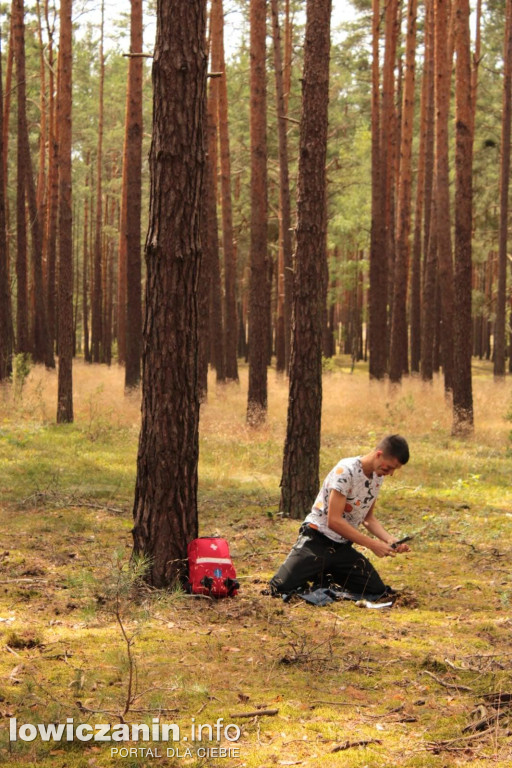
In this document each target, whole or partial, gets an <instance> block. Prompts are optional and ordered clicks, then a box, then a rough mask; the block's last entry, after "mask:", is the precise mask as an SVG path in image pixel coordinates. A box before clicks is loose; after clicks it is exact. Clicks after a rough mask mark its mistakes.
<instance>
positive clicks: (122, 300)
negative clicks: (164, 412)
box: [117, 74, 130, 365]
mask: <svg viewBox="0 0 512 768" xmlns="http://www.w3.org/2000/svg"><path fill="white" fill-rule="evenodd" d="M129 109H130V83H129V74H128V79H127V83H126V108H125V130H124V143H123V176H122V184H121V219H120V222H119V257H118V260H117V362H118V363H119V365H124V364H125V363H126V317H127V306H126V249H127V247H128V243H127V239H126V226H127V219H128V201H127V199H126V191H127V181H128V180H127V178H126V168H127V164H128V158H127V150H128V144H127V141H128V136H127V125H128V112H129Z"/></svg>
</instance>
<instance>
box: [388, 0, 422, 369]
mask: <svg viewBox="0 0 512 768" xmlns="http://www.w3.org/2000/svg"><path fill="white" fill-rule="evenodd" d="M416 12H417V5H416V0H409V4H408V9H407V41H406V61H405V67H406V71H405V83H404V90H403V105H402V128H401V132H400V133H401V141H400V146H401V149H400V178H399V187H398V211H397V228H398V232H397V234H398V237H397V243H396V245H397V247H396V257H395V273H394V274H395V280H394V296H393V325H392V330H391V354H390V361H389V378H390V380H391V381H393V382H398V381H400V380H401V378H402V374H404V373H408V372H409V369H408V363H407V286H408V280H409V234H410V229H411V196H412V138H413V119H414V79H415V66H416V62H415V59H416Z"/></svg>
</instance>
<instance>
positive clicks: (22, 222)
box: [12, 0, 32, 353]
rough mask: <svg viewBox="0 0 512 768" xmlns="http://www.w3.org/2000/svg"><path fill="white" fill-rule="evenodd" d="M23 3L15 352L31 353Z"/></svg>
mask: <svg viewBox="0 0 512 768" xmlns="http://www.w3.org/2000/svg"><path fill="white" fill-rule="evenodd" d="M23 16H24V10H23V0H13V4H12V18H13V21H12V24H13V44H14V45H13V47H14V51H15V59H16V90H17V101H18V117H17V184H16V281H17V285H16V330H17V338H16V352H18V353H30V352H31V351H32V349H31V344H30V339H29V330H28V329H29V320H28V275H27V217H26V209H25V200H26V184H25V179H26V175H27V171H26V159H27V158H26V153H25V141H24V129H23V121H24V120H25V119H26V118H25V101H26V96H25V93H26V87H25V51H24V48H25V42H24V20H23Z"/></svg>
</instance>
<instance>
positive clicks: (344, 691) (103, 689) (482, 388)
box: [0, 359, 512, 768]
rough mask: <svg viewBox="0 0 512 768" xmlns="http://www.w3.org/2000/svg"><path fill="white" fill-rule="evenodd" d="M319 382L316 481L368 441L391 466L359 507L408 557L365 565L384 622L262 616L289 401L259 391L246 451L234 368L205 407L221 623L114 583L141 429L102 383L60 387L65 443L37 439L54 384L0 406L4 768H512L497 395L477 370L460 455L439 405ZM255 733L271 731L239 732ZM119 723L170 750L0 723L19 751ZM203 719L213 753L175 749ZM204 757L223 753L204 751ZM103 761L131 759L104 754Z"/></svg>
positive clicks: (333, 610)
mask: <svg viewBox="0 0 512 768" xmlns="http://www.w3.org/2000/svg"><path fill="white" fill-rule="evenodd" d="M344 364H346V367H344ZM331 367H332V368H333V371H331V372H329V373H326V375H325V377H324V405H323V429H322V454H321V474H322V475H323V474H325V473H326V472H327V471H328V470H329V469H330V468H331V466H332V465H333V464H334V463H335V462H336V461H337V460H338V459H339V458H340V457H342V456H346V455H354V454H357V453H360V452H364V451H366V450H368V449H370V448H372V447H373V446H374V444H375V443H376V441H377V440H378V438H380V437H381V436H382V435H384V434H386V433H389V432H392V431H393V432H394V431H399V432H400V433H402V434H403V435H405V436H406V437H407V439H408V440H409V443H410V448H411V460H410V462H409V464H408V465H407V466H406V467H404V468H403V469H402V470H401V471H400V472H398V473H396V474H395V476H394V477H393V478H388V479H387V480H386V482H385V483H384V487H383V491H382V493H381V497H380V499H379V504H378V514H379V518H380V519H382V521H383V522H384V524H385V525H386V527H387V528H388V529H389V530H390V531H392V532H394V533H395V534H396V535H399V536H403V535H406V534H416V536H415V539H414V541H413V542H412V551H411V552H410V553H408V554H404V555H400V556H398V557H396V558H394V559H385V560H379V561H378V563H377V566H378V568H379V571H380V572H381V574H382V575H383V578H384V580H385V581H386V583H389V584H392V585H393V586H394V587H395V588H396V589H398V590H399V591H400V593H401V596H400V598H399V599H398V601H397V603H396V604H395V605H394V606H393V608H391V609H382V610H378V611H377V610H367V609H361V608H359V607H357V606H355V605H354V604H353V603H350V602H337V603H333V604H331V605H329V606H327V607H324V608H318V607H312V606H310V605H307V604H305V603H303V602H302V601H297V602H293V601H292V602H291V603H287V604H285V603H283V602H282V601H281V600H280V599H275V598H271V597H270V596H268V594H266V586H267V582H268V580H269V578H270V577H271V576H272V574H273V573H274V571H275V570H276V568H277V567H278V566H279V564H280V563H281V562H282V560H283V559H284V557H285V556H286V554H287V552H288V550H289V548H290V546H291V545H292V544H293V542H294V540H295V538H296V534H297V529H298V526H299V521H296V520H290V519H282V518H281V517H280V516H279V514H278V501H279V481H280V474H281V459H282V449H283V442H284V433H285V421H286V403H287V385H286V381H284V380H282V379H278V378H276V376H275V373H274V372H273V371H270V372H269V418H268V422H267V424H266V425H265V426H264V427H262V428H261V429H258V430H254V429H250V428H248V427H247V426H246V424H245V406H246V401H245V398H246V391H247V389H246V385H247V371H246V369H245V368H243V369H242V371H241V384H240V385H235V384H231V385H229V386H225V387H216V386H215V383H214V381H213V379H212V380H211V381H210V392H209V398H208V403H207V404H206V405H204V406H202V412H201V446H200V468H199V476H200V499H199V508H200V533H201V534H202V535H210V534H218V535H221V536H224V537H226V538H227V539H228V540H229V542H230V547H231V552H232V556H233V559H234V562H235V566H236V568H237V573H238V575H239V579H240V582H241V585H242V587H241V590H240V594H239V595H238V596H237V597H236V598H234V599H230V600H223V601H212V600H210V599H208V598H193V597H190V596H187V595H185V594H184V593H182V592H180V591H179V590H175V591H171V592H164V593H162V592H149V591H147V590H145V589H144V588H142V587H140V586H137V585H134V584H133V583H132V582H131V581H130V579H131V577H130V572H129V565H128V563H129V558H130V553H131V543H132V540H131V533H130V529H131V526H132V519H131V516H132V500H133V488H134V479H135V459H136V451H137V436H138V430H139V419H140V412H139V399H138V397H137V396H131V397H129V398H125V397H124V396H123V387H122V383H123V374H122V371H121V370H120V369H118V368H117V367H113V368H111V369H107V368H105V367H101V368H100V367H99V366H89V367H87V366H84V365H81V364H77V365H76V366H75V369H74V370H75V373H74V379H75V382H74V383H75V419H76V420H75V423H74V424H73V425H68V426H56V425H55V423H54V419H55V409H56V374H55V373H48V372H45V371H44V370H43V369H39V368H36V369H34V370H33V371H32V372H31V374H30V376H29V378H28V380H27V382H26V384H25V386H24V388H23V390H22V391H21V392H20V391H19V389H18V391H17V392H14V391H13V390H12V388H10V387H9V388H4V389H3V390H0V477H1V481H0V484H1V488H2V490H1V502H0V530H1V540H0V714H1V716H2V717H1V718H0V762H8V763H9V764H10V765H13V766H25V767H28V766H32V765H38V766H43V767H44V766H58V768H63V767H64V766H67V767H68V768H81V767H82V766H83V767H84V768H91V767H92V768H95V766H97V767H98V768H99V767H100V766H122V767H123V768H136V767H138V768H142V766H153V767H154V768H157V767H158V768H169V767H170V766H172V767H173V768H174V767H176V768H180V766H183V767H185V766H189V767H190V766H191V767H192V768H196V766H206V765H219V766H224V768H235V767H238V766H247V768H258V767H260V766H261V768H263V767H264V768H273V767H274V766H293V765H298V766H299V765H300V766H305V767H307V768H316V767H320V766H343V768H347V767H348V768H356V767H358V768H363V766H367V767H368V768H380V767H381V766H404V768H406V767H407V768H413V767H415V768H419V767H420V766H421V767H423V766H432V767H433V768H438V767H439V768H448V767H451V766H487V765H489V764H491V765H494V766H497V767H498V768H505V766H510V765H511V764H512V672H511V661H512V645H511V643H510V637H511V632H512V612H511V601H512V575H511V568H510V562H511V556H512V535H511V534H512V492H511V490H510V478H511V470H512V431H511V429H512V427H511V423H510V421H511V419H512V385H511V381H512V380H511V379H510V378H508V379H507V381H506V383H504V384H502V385H497V384H495V383H494V382H493V380H492V373H491V368H490V366H489V364H487V363H479V364H478V365H476V366H475V370H474V392H475V412H476V414H475V416H476V429H475V434H474V437H472V438H470V439H467V440H460V439H456V438H453V437H451V436H450V427H451V412H450V407H449V406H448V405H447V404H446V402H445V399H444V395H443V389H442V383H441V381H436V382H435V383H434V385H433V386H424V385H422V383H421V382H419V381H417V380H408V381H406V382H404V384H403V386H402V387H400V388H399V389H395V390H391V389H390V388H389V386H388V385H387V384H374V383H372V384H370V383H369V381H368V374H367V370H366V368H365V366H364V365H363V364H360V365H358V366H357V367H356V369H355V371H354V372H353V373H351V372H350V368H349V367H348V363H347V361H346V360H344V359H339V360H337V361H336V363H335V364H334V365H333V366H331ZM263 710H265V711H271V712H272V711H273V712H274V714H259V715H258V714H254V713H257V712H260V711H263ZM123 712H125V715H124V720H125V721H126V722H127V723H149V724H150V725H151V724H152V719H153V718H160V721H161V722H162V723H172V724H177V725H179V726H180V741H174V742H173V741H170V742H169V743H168V744H167V743H163V742H157V741H149V742H147V741H146V742H145V741H142V740H139V741H137V740H134V741H132V742H130V743H127V742H116V741H112V742H101V741H89V742H81V741H78V740H77V739H74V740H72V741H66V740H65V737H64V738H63V739H62V740H61V741H56V742H55V741H43V740H42V738H41V737H40V736H39V735H38V736H37V738H35V739H34V740H33V741H23V740H22V739H21V738H18V740H17V741H11V740H10V739H9V724H10V719H11V718H16V719H17V729H19V728H20V727H22V726H23V725H24V724H32V725H34V724H44V725H45V727H46V726H47V725H48V724H50V723H66V724H68V725H69V724H70V723H69V721H68V718H69V719H71V718H72V719H73V724H74V726H75V727H77V726H78V724H80V723H89V724H92V725H96V724H98V723H110V724H112V725H114V724H116V723H119V722H121V718H122V713H123ZM250 713H253V714H252V716H250V717H242V716H241V715H248V714H250ZM219 718H223V721H221V722H220V725H219V728H220V735H221V737H222V738H221V741H220V744H219V742H218V741H217V739H216V738H215V736H216V732H215V730H213V733H212V737H213V738H212V740H211V741H209V740H208V736H209V733H208V728H204V729H203V731H202V735H203V741H202V742H201V743H199V742H193V740H192V737H193V733H192V728H193V727H196V726H198V725H199V724H202V725H211V726H212V727H214V726H215V724H216V723H217V722H218V719H219ZM231 723H234V724H237V725H238V726H239V727H240V729H241V735H240V738H239V739H238V741H236V742H232V743H231V742H229V740H227V739H226V738H225V737H226V736H228V737H229V736H230V735H233V733H234V731H233V730H231V731H229V730H227V731H226V732H225V731H224V730H223V729H224V726H226V725H227V724H231ZM30 732H31V729H30V728H28V729H27V728H25V729H24V730H22V733H23V734H24V735H29V736H30ZM196 733H197V730H196ZM18 734H19V730H18ZM185 737H186V738H185ZM219 746H220V747H223V748H225V749H230V750H231V753H229V755H228V756H227V757H222V758H219V759H217V758H216V757H215V756H212V754H213V755H215V752H213V753H212V752H207V751H206V750H208V749H209V750H212V749H214V748H218V747H219ZM168 747H170V748H171V750H170V752H169V756H168V755H167V748H168ZM122 748H125V749H128V750H129V749H130V748H131V750H132V754H131V756H130V755H129V756H128V757H121V756H120V755H122V754H124V753H122V752H120V751H119V752H117V753H115V752H114V753H112V750H113V749H118V750H121V749H122ZM234 749H236V750H237V752H233V750H234ZM172 750H174V753H173V752H172ZM201 755H203V756H201Z"/></svg>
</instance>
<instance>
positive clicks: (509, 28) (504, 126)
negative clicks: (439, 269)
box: [494, 0, 512, 378]
mask: <svg viewBox="0 0 512 768" xmlns="http://www.w3.org/2000/svg"><path fill="white" fill-rule="evenodd" d="M503 61H504V71H503V102H502V113H501V153H500V157H501V161H500V224H499V254H498V295H497V302H496V324H495V331H494V376H495V377H496V378H500V377H502V376H504V375H505V320H506V292H507V242H508V193H509V186H510V128H511V123H512V120H511V118H512V2H511V0H507V3H506V20H505V42H504V51H503Z"/></svg>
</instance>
